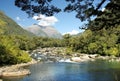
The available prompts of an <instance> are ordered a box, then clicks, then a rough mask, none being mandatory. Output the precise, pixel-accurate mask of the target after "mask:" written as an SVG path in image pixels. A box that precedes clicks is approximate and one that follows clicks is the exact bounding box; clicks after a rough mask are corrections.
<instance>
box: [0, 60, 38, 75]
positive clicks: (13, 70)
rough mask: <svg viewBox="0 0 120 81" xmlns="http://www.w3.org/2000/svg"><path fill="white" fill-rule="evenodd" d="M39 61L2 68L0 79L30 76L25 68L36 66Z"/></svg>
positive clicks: (0, 68)
mask: <svg viewBox="0 0 120 81" xmlns="http://www.w3.org/2000/svg"><path fill="white" fill-rule="evenodd" d="M35 63H37V61H35V60H32V61H31V62H28V63H21V64H16V65H9V66H3V67H0V77H11V76H23V75H28V74H30V71H29V70H28V69H24V68H23V67H25V66H28V65H31V64H35Z"/></svg>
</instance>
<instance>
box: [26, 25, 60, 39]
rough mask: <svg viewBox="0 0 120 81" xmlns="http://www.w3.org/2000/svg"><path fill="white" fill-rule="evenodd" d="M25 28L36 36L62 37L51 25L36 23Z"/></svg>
mask: <svg viewBox="0 0 120 81" xmlns="http://www.w3.org/2000/svg"><path fill="white" fill-rule="evenodd" d="M27 30H28V31H30V32H32V33H34V34H35V35H37V36H43V37H52V38H62V35H61V34H60V33H59V32H58V31H57V30H56V29H55V28H54V27H52V26H40V25H38V24H33V25H32V26H29V27H28V28H27Z"/></svg>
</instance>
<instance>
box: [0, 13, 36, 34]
mask: <svg viewBox="0 0 120 81" xmlns="http://www.w3.org/2000/svg"><path fill="white" fill-rule="evenodd" d="M0 34H4V35H12V34H14V35H27V36H34V34H32V33H30V32H28V31H26V30H24V29H23V28H22V27H20V26H19V25H18V24H17V23H16V22H15V21H13V20H12V19H11V18H9V17H8V16H6V15H5V14H4V13H3V12H1V11H0Z"/></svg>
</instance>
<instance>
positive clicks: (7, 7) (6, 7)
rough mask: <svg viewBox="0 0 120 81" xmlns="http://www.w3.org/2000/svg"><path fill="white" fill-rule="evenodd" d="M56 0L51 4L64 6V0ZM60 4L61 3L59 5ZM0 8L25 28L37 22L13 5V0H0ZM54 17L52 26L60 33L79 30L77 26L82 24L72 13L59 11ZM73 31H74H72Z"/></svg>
mask: <svg viewBox="0 0 120 81" xmlns="http://www.w3.org/2000/svg"><path fill="white" fill-rule="evenodd" d="M55 1H57V2H53V4H55V5H57V6H59V7H61V8H62V7H64V6H65V4H64V1H60V2H59V3H58V0H55ZM61 4H62V5H61ZM0 10H1V11H3V12H4V13H5V14H6V15H7V16H9V17H10V18H12V19H13V20H14V21H16V22H17V23H18V24H19V25H21V26H22V27H24V28H26V27H28V26H30V25H32V24H34V23H38V21H37V20H34V19H33V18H28V15H27V14H26V13H25V12H23V11H21V10H20V9H19V8H18V7H16V6H14V0H1V1H0ZM55 17H56V18H57V20H58V21H57V22H55V23H54V25H53V26H54V27H55V28H56V29H57V30H58V31H59V32H60V33H62V34H63V33H66V32H71V31H73V30H76V31H78V32H81V30H80V29H79V26H81V25H82V23H81V22H80V20H79V19H77V18H75V14H74V13H63V12H61V13H59V14H56V15H55ZM74 32H75V31H74Z"/></svg>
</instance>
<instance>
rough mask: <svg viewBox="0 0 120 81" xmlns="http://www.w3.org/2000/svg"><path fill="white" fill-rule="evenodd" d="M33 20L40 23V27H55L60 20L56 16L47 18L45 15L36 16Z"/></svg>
mask: <svg viewBox="0 0 120 81" xmlns="http://www.w3.org/2000/svg"><path fill="white" fill-rule="evenodd" d="M33 19H35V20H37V21H38V25H41V26H53V25H54V24H55V23H56V22H58V19H57V18H56V17H55V16H49V17H47V16H45V15H41V14H40V15H38V16H34V17H33Z"/></svg>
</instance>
